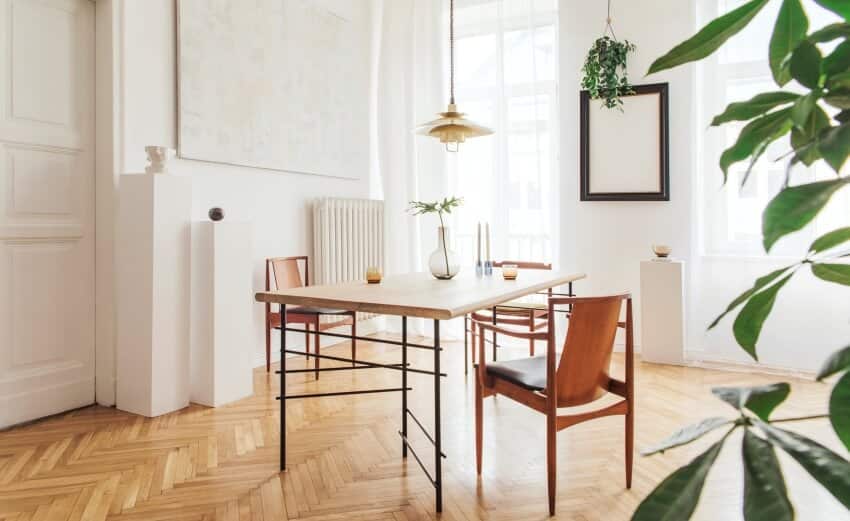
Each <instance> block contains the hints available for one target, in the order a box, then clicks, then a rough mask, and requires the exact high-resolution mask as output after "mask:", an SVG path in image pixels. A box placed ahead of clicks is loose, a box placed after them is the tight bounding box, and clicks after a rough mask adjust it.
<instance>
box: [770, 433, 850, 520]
mask: <svg viewBox="0 0 850 521" xmlns="http://www.w3.org/2000/svg"><path fill="white" fill-rule="evenodd" d="M758 426H759V428H760V429H761V430H762V431H764V433H765V434H767V437H768V439H769V440H770V441H772V442H773V443H774V444H775V445H779V446H780V447H781V448H782V450H784V451H785V452H787V453H788V454H789V455H790V456H791V457H792V458H794V459H795V460H797V463H799V464H800V465H801V466H802V467H803V468H804V469H806V472H808V473H809V474H810V475H811V476H812V477H813V478H815V479H816V480H817V481H818V483H820V484H821V485H822V486H823V488H825V489H827V490H828V491H829V492H830V493H831V494H832V495H833V496H835V498H836V499H837V500H838V501H840V502H841V504H843V505H844V506H845V507H846V508H848V509H850V463H848V462H847V461H846V460H844V459H843V458H842V457H841V456H839V455H838V454H836V453H834V452H832V451H831V450H829V449H827V448H826V447H824V446H823V445H821V444H820V443H818V442H816V441H814V440H810V439H809V438H806V437H805V436H801V435H799V434H796V433H793V432H790V431H786V430H783V429H780V428H778V427H774V426H773V425H770V424H767V423H762V422H758Z"/></svg>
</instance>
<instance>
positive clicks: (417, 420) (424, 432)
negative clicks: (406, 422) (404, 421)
mask: <svg viewBox="0 0 850 521" xmlns="http://www.w3.org/2000/svg"><path fill="white" fill-rule="evenodd" d="M405 412H407V414H409V415H410V417H411V418H413V421H415V422H416V425H418V426H419V428H420V429H422V434H424V435H425V437H426V438H428V441H430V442H431V445H436V444H437V443H436V442H435V441H434V438H432V437H431V434H430V433H429V432H428V430H427V429H426V428H425V426H424V425H422V422H420V421H419V419H418V418H416V416H415V415H414V414H413V411H411V410H410V409H406V410H405ZM440 456H442V457H444V458H445V457H446V454H445V453H444V452H441V453H440Z"/></svg>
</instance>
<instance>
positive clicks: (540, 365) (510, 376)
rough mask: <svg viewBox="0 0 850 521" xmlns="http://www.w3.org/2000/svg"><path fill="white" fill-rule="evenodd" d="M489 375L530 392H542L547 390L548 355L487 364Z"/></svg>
mask: <svg viewBox="0 0 850 521" xmlns="http://www.w3.org/2000/svg"><path fill="white" fill-rule="evenodd" d="M487 374H488V375H490V376H492V377H494V378H501V379H502V380H506V381H508V382H511V383H512V384H516V385H519V386H520V387H524V388H525V389H528V390H529V391H542V390H543V389H545V388H546V355H540V356H533V357H531V358H519V359H517V360H505V361H504V362H487Z"/></svg>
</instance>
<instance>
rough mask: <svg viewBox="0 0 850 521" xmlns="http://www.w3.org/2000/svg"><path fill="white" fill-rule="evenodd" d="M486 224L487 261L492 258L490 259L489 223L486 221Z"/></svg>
mask: <svg viewBox="0 0 850 521" xmlns="http://www.w3.org/2000/svg"><path fill="white" fill-rule="evenodd" d="M486 226H487V228H486V231H487V234H486V235H487V260H488V261H489V260H492V259H490V223H489V222H488V223H487V224H486Z"/></svg>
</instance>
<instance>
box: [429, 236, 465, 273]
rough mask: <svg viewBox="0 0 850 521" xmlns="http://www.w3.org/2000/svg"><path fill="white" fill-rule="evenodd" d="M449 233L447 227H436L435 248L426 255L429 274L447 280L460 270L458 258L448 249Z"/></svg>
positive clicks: (449, 242)
mask: <svg viewBox="0 0 850 521" xmlns="http://www.w3.org/2000/svg"><path fill="white" fill-rule="evenodd" d="M449 244H451V234H450V231H449V228H447V227H442V226H440V227H438V228H437V249H436V250H434V252H433V253H432V254H431V256H430V257H428V268H429V269H430V270H431V275H433V276H435V277H436V278H438V279H442V280H448V279H450V278H452V277H454V276H455V275H457V274H458V272H459V271H460V258H459V257H458V255H457V253H455V252H453V251H452V250H451V249H449V247H448V245H449Z"/></svg>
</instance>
